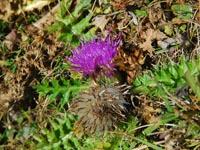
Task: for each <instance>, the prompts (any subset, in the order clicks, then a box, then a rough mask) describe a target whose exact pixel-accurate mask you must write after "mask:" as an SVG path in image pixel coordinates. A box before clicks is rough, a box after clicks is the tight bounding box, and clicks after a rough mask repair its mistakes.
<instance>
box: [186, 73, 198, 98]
mask: <svg viewBox="0 0 200 150" xmlns="http://www.w3.org/2000/svg"><path fill="white" fill-rule="evenodd" d="M184 75H185V79H186V81H187V83H188V84H189V85H190V87H191V88H192V90H193V92H194V93H195V94H196V95H197V97H198V98H199V100H200V87H199V86H198V85H197V84H196V82H195V79H194V78H193V77H192V75H191V74H190V73H189V72H188V71H186V72H185V74H184Z"/></svg>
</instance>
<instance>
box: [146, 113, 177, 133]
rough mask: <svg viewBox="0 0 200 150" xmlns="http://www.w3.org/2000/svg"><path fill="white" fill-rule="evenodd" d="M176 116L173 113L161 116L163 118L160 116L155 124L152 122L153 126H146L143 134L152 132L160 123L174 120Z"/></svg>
mask: <svg viewBox="0 0 200 150" xmlns="http://www.w3.org/2000/svg"><path fill="white" fill-rule="evenodd" d="M176 118H178V115H175V114H167V115H165V116H164V117H163V119H162V118H161V120H159V121H158V122H157V123H156V124H154V125H153V126H150V127H148V128H146V129H145V130H144V131H143V133H144V134H145V135H148V134H150V133H152V132H153V131H154V130H156V129H157V128H158V127H159V126H160V125H162V124H166V123H168V122H170V121H172V120H175V119H176Z"/></svg>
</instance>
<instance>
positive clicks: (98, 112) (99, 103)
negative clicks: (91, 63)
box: [69, 85, 129, 134]
mask: <svg viewBox="0 0 200 150" xmlns="http://www.w3.org/2000/svg"><path fill="white" fill-rule="evenodd" d="M128 89H129V87H128V86H126V85H120V86H119V85H107V86H96V87H92V88H90V89H89V90H88V91H84V92H81V93H80V94H79V96H78V97H77V98H76V99H74V100H73V101H72V103H71V106H70V108H69V112H71V113H72V114H75V115H78V116H79V120H78V121H77V122H76V124H75V125H76V126H78V127H80V128H81V129H82V130H83V131H84V132H85V133H87V134H93V133H97V134H102V133H103V132H104V131H110V130H112V129H114V128H116V127H117V126H118V123H120V122H121V121H123V120H124V119H125V112H126V106H125V105H126V104H127V101H126V100H125V96H126V95H127V92H128Z"/></svg>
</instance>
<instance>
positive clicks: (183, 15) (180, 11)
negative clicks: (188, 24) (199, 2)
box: [171, 4, 193, 20]
mask: <svg viewBox="0 0 200 150" xmlns="http://www.w3.org/2000/svg"><path fill="white" fill-rule="evenodd" d="M171 9H172V11H173V13H174V14H175V15H177V17H178V18H179V19H185V20H189V19H191V18H192V16H193V14H192V6H191V5H181V4H174V5H172V7H171Z"/></svg>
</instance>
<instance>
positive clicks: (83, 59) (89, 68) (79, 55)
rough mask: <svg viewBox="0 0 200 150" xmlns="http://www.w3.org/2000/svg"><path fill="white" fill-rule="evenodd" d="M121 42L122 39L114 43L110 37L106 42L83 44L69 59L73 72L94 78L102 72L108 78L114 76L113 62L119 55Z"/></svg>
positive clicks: (94, 40) (96, 40) (96, 41)
mask: <svg viewBox="0 0 200 150" xmlns="http://www.w3.org/2000/svg"><path fill="white" fill-rule="evenodd" d="M120 41H121V39H120V38H118V39H117V40H116V41H114V40H111V38H110V36H108V37H107V38H106V39H105V40H102V39H100V38H98V39H93V40H92V41H90V42H85V43H82V44H81V46H79V47H77V48H76V49H74V50H73V51H72V57H71V58H70V59H69V61H70V63H71V69H72V71H74V72H81V73H82V74H83V76H87V75H89V76H92V77H94V76H95V77H96V76H98V74H99V73H100V72H103V73H104V74H105V75H106V76H110V75H112V72H113V70H114V65H113V64H112V60H113V58H114V57H115V56H116V55H117V46H118V45H119V42H120Z"/></svg>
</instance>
